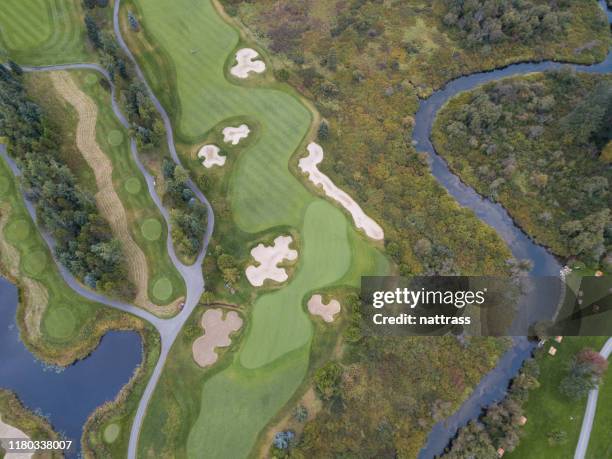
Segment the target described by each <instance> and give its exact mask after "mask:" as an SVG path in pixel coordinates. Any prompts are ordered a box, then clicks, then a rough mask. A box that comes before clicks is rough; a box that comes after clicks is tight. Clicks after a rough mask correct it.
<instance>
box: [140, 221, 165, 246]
mask: <svg viewBox="0 0 612 459" xmlns="http://www.w3.org/2000/svg"><path fill="white" fill-rule="evenodd" d="M141 231H142V235H143V236H144V237H145V238H146V239H147V240H148V241H157V240H158V239H159V238H160V236H161V234H162V225H161V223H160V222H159V220H157V219H156V218H147V219H146V220H145V221H144V222H142V226H141Z"/></svg>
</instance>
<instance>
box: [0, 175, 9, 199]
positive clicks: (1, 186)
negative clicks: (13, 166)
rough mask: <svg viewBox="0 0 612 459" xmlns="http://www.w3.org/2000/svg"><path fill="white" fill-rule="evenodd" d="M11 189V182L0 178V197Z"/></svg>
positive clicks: (5, 178)
mask: <svg viewBox="0 0 612 459" xmlns="http://www.w3.org/2000/svg"><path fill="white" fill-rule="evenodd" d="M10 189H11V182H10V180H9V179H8V178H7V177H0V197H2V196H5V195H6V193H8V191H9V190H10Z"/></svg>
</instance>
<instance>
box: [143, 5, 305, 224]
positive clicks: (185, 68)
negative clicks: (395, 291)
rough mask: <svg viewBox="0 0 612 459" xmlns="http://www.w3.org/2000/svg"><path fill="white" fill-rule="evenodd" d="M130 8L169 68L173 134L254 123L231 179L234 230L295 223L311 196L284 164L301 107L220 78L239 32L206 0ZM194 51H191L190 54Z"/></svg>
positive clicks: (286, 97)
mask: <svg viewBox="0 0 612 459" xmlns="http://www.w3.org/2000/svg"><path fill="white" fill-rule="evenodd" d="M136 3H137V5H138V6H139V8H140V11H141V13H142V16H143V21H144V23H143V27H144V28H145V29H146V31H147V33H149V34H150V35H151V36H152V39H153V40H154V41H155V42H156V43H158V44H159V45H161V47H162V48H163V49H164V50H165V52H166V53H167V55H169V56H170V58H171V60H172V63H173V64H174V69H173V70H174V71H175V73H176V78H175V81H174V83H175V86H176V94H177V96H178V100H180V109H179V111H178V112H177V122H176V123H175V126H176V128H177V131H178V134H179V136H182V137H183V138H185V139H187V140H190V141H195V140H196V139H200V138H202V136H203V135H204V134H205V133H206V132H207V131H208V130H210V129H211V128H212V127H214V126H215V125H217V124H218V123H220V122H221V121H223V120H225V119H227V118H231V117H235V116H238V115H241V116H247V117H253V118H255V119H257V120H258V122H259V123H260V129H259V131H260V136H259V138H258V140H257V142H256V143H255V144H254V145H253V146H252V147H250V148H248V154H245V155H241V156H240V158H239V159H238V161H237V164H236V169H237V170H236V171H235V173H234V174H233V177H232V181H231V190H230V196H231V203H232V208H233V211H234V215H235V219H236V223H237V224H238V226H239V227H240V228H241V229H243V230H244V231H248V232H256V231H262V230H265V229H268V228H270V227H272V226H277V225H287V224H288V225H292V226H299V224H300V223H301V220H302V216H303V213H304V209H305V207H306V206H307V205H308V203H309V201H310V200H312V196H311V195H310V194H309V193H308V192H307V190H306V189H305V188H304V187H303V186H302V185H301V184H300V183H299V181H298V180H297V179H296V178H295V177H293V176H292V175H291V174H289V173H288V171H287V163H288V161H289V158H290V157H291V155H292V154H293V152H294V151H295V150H296V148H297V146H298V145H299V144H300V142H301V141H302V139H303V137H304V135H305V134H306V132H307V131H308V128H309V125H310V121H311V116H310V113H309V112H308V110H307V109H306V108H305V107H304V106H303V105H302V104H301V103H300V102H299V101H298V99H297V98H295V97H293V96H291V95H290V94H288V93H286V92H284V91H281V90H276V89H263V88H257V89H253V88H249V87H244V86H240V85H237V84H234V83H229V82H228V81H227V79H226V78H225V73H224V68H225V65H226V62H228V61H230V62H233V60H234V50H235V48H236V46H237V45H238V38H239V37H238V32H237V31H236V30H234V29H233V28H232V27H230V26H229V25H228V24H226V23H225V22H223V21H222V20H221V19H220V17H219V16H218V15H217V13H216V11H215V10H214V8H213V6H212V5H211V4H210V2H208V1H203V2H199V3H198V4H194V3H193V2H192V1H191V0H176V1H172V2H169V1H168V0H153V1H140V0H139V1H137V2H136ZM186 11H188V12H189V13H188V14H187V15H186V14H185V12H186ZM194 49H197V50H198V51H197V52H195V53H192V52H191V51H192V50H194ZM151 74H152V72H148V75H151ZM157 78H159V76H158V77H157ZM202 88H206V90H202ZM304 153H306V152H305V151H304Z"/></svg>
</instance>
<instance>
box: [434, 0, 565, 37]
mask: <svg viewBox="0 0 612 459" xmlns="http://www.w3.org/2000/svg"><path fill="white" fill-rule="evenodd" d="M570 3H571V2H570V0H547V1H541V0H540V1H537V0H501V1H500V0H486V1H484V2H483V1H477V0H467V1H466V0H451V1H447V2H444V5H445V6H446V11H447V12H446V14H445V15H444V24H446V25H447V26H449V27H451V28H452V29H454V30H456V31H458V32H459V34H460V36H461V38H462V39H463V40H465V42H466V44H468V45H469V46H476V45H482V44H490V43H499V42H503V41H520V42H523V43H529V42H533V41H535V40H541V39H551V38H553V37H555V36H556V35H559V34H560V33H562V32H563V30H564V26H565V25H566V24H568V23H569V21H570V18H571V13H570V12H569V9H568V7H569V6H570Z"/></svg>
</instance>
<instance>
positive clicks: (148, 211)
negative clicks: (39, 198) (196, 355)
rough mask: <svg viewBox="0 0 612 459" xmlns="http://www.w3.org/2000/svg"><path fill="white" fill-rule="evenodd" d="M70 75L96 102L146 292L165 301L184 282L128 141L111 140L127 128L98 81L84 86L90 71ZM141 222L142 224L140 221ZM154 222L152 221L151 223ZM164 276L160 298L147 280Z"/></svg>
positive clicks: (177, 292) (123, 135)
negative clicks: (144, 268) (144, 267)
mask: <svg viewBox="0 0 612 459" xmlns="http://www.w3.org/2000/svg"><path fill="white" fill-rule="evenodd" d="M71 75H72V76H73V78H74V79H75V81H76V83H77V84H78V85H79V87H80V89H81V90H82V91H84V92H85V93H86V94H87V95H89V96H90V97H91V98H92V99H93V101H94V102H95V103H96V105H97V106H98V123H97V140H98V144H99V145H100V147H101V148H102V150H103V151H104V153H106V154H107V155H108V157H109V159H110V160H111V162H112V164H113V182H114V185H115V191H116V192H117V194H118V195H119V198H120V199H121V202H122V203H123V206H124V208H125V211H126V214H127V217H128V223H129V224H130V232H131V235H132V238H133V239H134V241H135V242H136V244H138V246H139V247H140V248H141V249H142V251H143V252H144V254H145V257H146V259H147V264H148V267H149V296H150V297H151V300H152V301H153V302H155V303H159V304H165V303H166V302H169V301H174V300H175V299H177V298H178V297H179V296H183V295H185V283H184V281H183V278H182V277H181V276H180V275H179V273H178V272H177V270H176V268H175V267H174V265H173V264H172V261H171V260H170V257H169V256H168V252H167V249H166V234H167V229H166V226H165V225H161V224H160V222H161V221H162V216H161V214H160V212H159V209H158V208H157V206H156V205H155V203H154V202H153V199H152V198H151V196H150V195H149V191H148V189H147V187H145V186H143V185H142V183H143V182H142V174H141V172H140V169H139V168H138V166H137V164H136V163H135V162H134V160H133V159H132V154H131V152H130V146H129V142H121V143H120V144H114V145H113V144H112V142H110V139H111V138H113V137H116V138H119V137H120V138H122V139H126V138H127V137H128V134H127V132H126V131H125V129H124V128H123V127H122V126H121V124H120V123H119V122H118V121H117V119H116V117H115V114H114V113H113V111H112V106H111V102H110V97H109V94H108V92H107V91H105V90H104V88H103V87H102V86H100V85H92V86H87V84H86V80H87V78H88V77H89V76H91V75H96V74H95V72H92V71H73V72H71ZM143 222H144V224H143ZM154 222H156V223H154ZM162 275H163V276H165V277H166V278H167V279H168V281H169V282H171V286H170V292H171V294H170V296H169V297H167V298H165V299H162V298H160V297H159V296H157V295H155V293H154V292H153V285H152V282H151V280H152V279H157V278H159V277H160V276H162Z"/></svg>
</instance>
